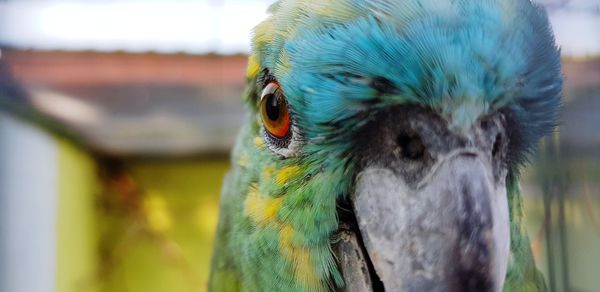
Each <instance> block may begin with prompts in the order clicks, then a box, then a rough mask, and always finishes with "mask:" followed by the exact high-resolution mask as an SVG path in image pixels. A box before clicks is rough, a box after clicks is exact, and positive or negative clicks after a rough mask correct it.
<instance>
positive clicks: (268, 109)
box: [260, 82, 291, 139]
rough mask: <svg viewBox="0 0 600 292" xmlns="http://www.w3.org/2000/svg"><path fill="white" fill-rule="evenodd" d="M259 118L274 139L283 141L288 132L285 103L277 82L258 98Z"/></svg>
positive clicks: (288, 119) (288, 117)
mask: <svg viewBox="0 0 600 292" xmlns="http://www.w3.org/2000/svg"><path fill="white" fill-rule="evenodd" d="M260 116H261V118H262V120H263V124H264V125H265V129H266V130H267V132H269V134H271V135H272V136H273V137H275V138H279V139H283V138H285V137H286V136H287V134H288V132H289V131H290V123H291V120H290V114H289V112H288V106H287V102H286V101H285V97H284V96H283V93H282V92H281V88H280V87H279V84H277V82H271V83H269V85H267V86H266V87H265V89H264V90H263V92H262V95H261V97H260Z"/></svg>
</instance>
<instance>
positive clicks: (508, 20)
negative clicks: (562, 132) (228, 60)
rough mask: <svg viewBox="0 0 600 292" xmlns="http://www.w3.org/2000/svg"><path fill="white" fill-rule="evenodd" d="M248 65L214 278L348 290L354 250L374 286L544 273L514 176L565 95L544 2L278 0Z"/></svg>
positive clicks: (236, 286) (431, 286)
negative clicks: (350, 241) (351, 238)
mask: <svg viewBox="0 0 600 292" xmlns="http://www.w3.org/2000/svg"><path fill="white" fill-rule="evenodd" d="M245 78H246V88H245V89H244V92H243V93H242V99H243V103H244V104H245V106H246V108H247V112H248V113H249V114H248V118H247V119H246V122H245V123H244V125H243V126H242V128H241V130H240V132H239V135H238V137H237V140H236V142H235V145H234V146H233V149H232V154H231V168H230V170H229V172H228V173H227V174H226V176H225V178H224V183H223V187H222V191H221V196H220V207H219V208H220V210H219V221H218V226H217V231H216V236H215V241H214V249H213V256H212V263H211V274H210V277H209V282H208V289H209V290H210V291H214V292H219V291H315V292H319V291H351V290H353V288H352V287H356V286H354V282H356V281H362V280H361V279H357V278H355V277H353V276H352V275H356V273H354V274H352V273H347V270H348V269H351V268H352V267H351V266H350V265H349V264H348V263H351V262H364V264H363V265H362V266H360V269H362V272H363V274H364V275H366V278H368V279H370V280H369V281H368V283H366V287H367V288H368V289H367V290H370V291H383V290H387V291H545V289H546V286H545V284H544V278H543V275H542V274H541V272H540V271H539V270H538V269H537V268H536V265H535V261H534V258H533V254H532V251H531V247H530V241H529V239H528V235H527V232H526V229H525V226H524V219H523V218H524V217H523V216H524V214H523V213H524V211H523V203H522V198H521V193H520V186H519V179H520V177H521V172H522V169H523V167H524V166H525V165H526V164H527V163H528V162H529V160H530V159H531V157H532V155H534V153H535V150H536V148H537V144H538V143H539V141H540V140H541V138H543V137H544V136H545V135H548V134H551V133H552V132H553V131H555V128H556V126H557V123H558V122H557V119H558V114H559V111H560V108H561V99H562V97H561V91H562V83H563V77H562V73H561V64H560V48H559V47H558V46H557V44H556V42H555V38H554V34H553V31H552V29H551V26H550V23H549V20H548V16H547V14H546V12H545V10H544V8H543V7H542V6H540V5H539V4H536V3H533V2H531V1H529V0H480V1H470V0H371V1H368V0H321V1H308V0H295V1H294V0H281V1H277V2H275V3H274V4H272V5H271V6H270V7H269V9H268V16H267V18H266V19H265V20H263V21H262V22H261V23H259V24H258V25H257V26H256V27H255V28H254V30H253V34H252V46H251V53H250V55H249V58H248V65H247V70H246V77H245ZM346 231H348V232H350V234H353V235H355V237H356V239H357V240H356V243H357V245H358V247H359V248H357V249H355V250H354V251H355V253H354V252H347V250H344V249H342V250H341V252H340V249H338V248H336V246H337V245H338V244H340V242H342V241H343V236H341V234H343V233H344V232H346ZM344 251H345V252H344ZM347 259H350V260H347ZM352 259H354V260H352ZM351 272H352V271H351ZM359 272H360V271H359ZM354 290H355V291H360V289H358V290H357V289H354Z"/></svg>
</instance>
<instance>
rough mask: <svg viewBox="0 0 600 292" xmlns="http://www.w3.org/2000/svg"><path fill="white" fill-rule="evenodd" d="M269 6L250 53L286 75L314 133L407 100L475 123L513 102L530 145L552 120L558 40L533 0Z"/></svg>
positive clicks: (456, 123)
mask: <svg viewBox="0 0 600 292" xmlns="http://www.w3.org/2000/svg"><path fill="white" fill-rule="evenodd" d="M270 13H271V16H270V17H269V18H268V19H267V20H265V21H264V22H263V23H261V24H260V25H258V26H257V27H256V29H255V35H254V39H253V41H254V42H253V56H252V57H251V59H252V60H254V62H256V64H257V65H258V66H259V67H260V69H263V70H265V69H267V70H269V72H271V73H272V74H273V75H274V76H275V77H276V78H277V80H278V81H279V82H280V84H281V86H282V88H283V90H284V92H285V94H286V96H287V98H288V103H289V104H290V107H291V108H292V111H293V112H294V113H295V116H294V117H295V122H296V123H297V124H298V125H300V126H301V127H305V128H306V129H307V131H308V133H307V135H308V136H310V135H311V133H310V131H321V130H322V129H321V128H319V126H321V125H331V124H336V123H337V125H338V126H339V125H340V124H339V123H340V122H343V121H352V122H353V123H356V122H358V121H357V119H352V117H356V116H357V115H360V113H361V112H362V113H364V112H365V111H375V110H376V109H377V107H384V106H387V105H391V104H400V103H413V104H422V105H424V106H427V107H430V108H432V109H434V110H435V111H437V112H439V113H440V114H441V115H442V116H443V117H444V118H446V119H447V120H448V122H449V123H451V125H452V126H453V127H457V128H465V129H466V128H468V127H470V125H471V124H472V123H473V122H474V121H475V120H476V119H477V118H478V117H480V116H481V115H484V114H486V113H489V112H491V111H496V110H501V109H508V110H510V115H511V117H512V118H513V121H514V122H515V123H519V124H522V125H526V127H525V128H523V129H521V130H519V137H517V138H518V139H517V140H518V141H519V142H520V143H521V144H523V145H522V146H524V147H530V146H531V145H532V144H533V143H535V142H536V141H537V140H538V139H539V137H541V135H543V134H545V133H546V132H548V131H549V130H550V129H551V128H552V126H553V125H554V121H555V118H556V112H557V109H558V107H559V103H560V98H559V95H560V89H561V85H562V78H561V75H560V60H559V51H558V49H557V48H556V46H555V44H554V38H553V35H552V32H551V30H550V28H549V24H548V20H547V17H546V14H545V13H544V11H543V9H542V8H540V7H537V6H535V5H533V4H532V3H531V2H530V1H527V0H497V1H494V0H482V1H468V0H464V1H459V0H421V1H419V0H404V1H392V0H380V1H361V0H321V1H301V0H299V1H286V0H283V1H279V2H277V3H275V4H274V5H273V6H272V7H271V8H270ZM253 72H255V73H256V72H260V70H254V71H253ZM249 77H251V78H252V77H254V76H249ZM349 126H354V125H349ZM313 134H315V135H318V134H323V133H316V132H315V133H313Z"/></svg>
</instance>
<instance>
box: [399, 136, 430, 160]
mask: <svg viewBox="0 0 600 292" xmlns="http://www.w3.org/2000/svg"><path fill="white" fill-rule="evenodd" d="M396 141H397V143H398V146H399V147H400V153H401V154H402V156H403V157H405V158H408V159H411V160H417V159H421V158H422V157H423V156H424V155H425V145H424V144H423V140H421V137H419V136H418V135H416V134H411V133H402V134H400V135H398V138H397V140H396Z"/></svg>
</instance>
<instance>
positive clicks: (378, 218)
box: [351, 147, 510, 291]
mask: <svg viewBox="0 0 600 292" xmlns="http://www.w3.org/2000/svg"><path fill="white" fill-rule="evenodd" d="M488 152H489V151H488ZM488 152H484V151H481V150H479V149H478V148H467V147H458V148H456V149H455V150H452V151H450V152H448V153H446V154H445V155H443V156H441V157H439V158H438V159H436V162H435V163H434V164H433V165H432V166H431V167H430V168H429V171H428V172H426V174H425V175H423V177H422V179H420V180H418V183H416V184H410V183H407V182H406V181H405V177H404V176H402V175H400V174H398V172H397V171H394V169H393V168H390V167H382V166H366V167H365V168H364V169H363V170H362V171H361V172H360V173H359V174H358V175H357V177H356V181H355V192H354V193H353V195H352V196H351V201H352V205H353V210H354V214H355V216H356V221H357V223H358V228H359V230H360V236H361V237H362V241H363V244H364V247H365V248H366V252H367V254H368V258H369V259H370V261H371V264H372V268H373V269H374V270H375V272H376V275H377V277H379V279H380V280H381V282H382V284H383V286H384V288H385V290H387V291H501V290H502V286H503V282H504V278H505V275H506V268H507V262H508V256H509V245H510V238H509V237H510V235H509V218H508V203H507V195H506V186H505V180H504V179H496V178H495V176H494V166H493V165H494V161H493V157H492V155H490V153H488Z"/></svg>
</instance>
